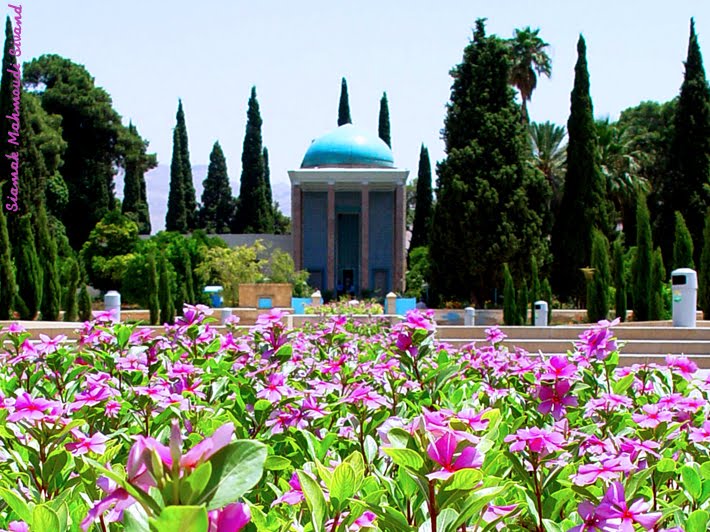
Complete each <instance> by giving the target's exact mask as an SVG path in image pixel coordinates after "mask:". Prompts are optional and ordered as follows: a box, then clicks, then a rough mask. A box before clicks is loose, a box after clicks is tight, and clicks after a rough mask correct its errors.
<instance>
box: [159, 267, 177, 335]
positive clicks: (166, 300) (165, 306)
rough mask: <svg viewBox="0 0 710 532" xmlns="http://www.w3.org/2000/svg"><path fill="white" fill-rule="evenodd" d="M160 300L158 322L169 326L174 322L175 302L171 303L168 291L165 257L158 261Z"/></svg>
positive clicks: (170, 292) (168, 275)
mask: <svg viewBox="0 0 710 532" xmlns="http://www.w3.org/2000/svg"><path fill="white" fill-rule="evenodd" d="M158 283H159V292H158V299H159V300H160V321H161V322H162V323H168V324H171V323H172V322H173V321H175V302H174V301H173V294H172V290H171V289H170V272H169V271H168V261H167V259H166V258H165V257H162V258H161V259H160V277H159V280H158Z"/></svg>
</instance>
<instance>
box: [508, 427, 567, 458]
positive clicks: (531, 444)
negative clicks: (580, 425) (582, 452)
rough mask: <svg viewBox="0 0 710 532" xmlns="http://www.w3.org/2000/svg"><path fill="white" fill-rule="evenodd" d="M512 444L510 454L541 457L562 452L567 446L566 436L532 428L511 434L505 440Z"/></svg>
mask: <svg viewBox="0 0 710 532" xmlns="http://www.w3.org/2000/svg"><path fill="white" fill-rule="evenodd" d="M504 441H505V442H506V443H510V444H511V445H510V452H520V451H523V450H526V449H527V450H528V452H531V453H534V454H538V455H540V456H541V457H542V456H546V455H548V454H550V453H554V452H556V451H560V450H562V448H563V447H564V445H565V439H564V436H563V435H562V434H561V433H559V432H556V431H551V430H546V429H541V428H538V427H531V428H529V429H527V428H522V429H518V431H517V432H516V433H515V434H509V435H508V436H506V437H505V440H504Z"/></svg>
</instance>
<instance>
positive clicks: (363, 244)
mask: <svg viewBox="0 0 710 532" xmlns="http://www.w3.org/2000/svg"><path fill="white" fill-rule="evenodd" d="M369 287H370V186H369V185H368V184H367V183H363V184H362V188H361V189H360V289H361V290H367V289H368V288H369Z"/></svg>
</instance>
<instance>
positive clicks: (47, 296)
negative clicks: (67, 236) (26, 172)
mask: <svg viewBox="0 0 710 532" xmlns="http://www.w3.org/2000/svg"><path fill="white" fill-rule="evenodd" d="M35 231H36V234H37V242H36V244H37V253H38V256H39V257H41V267H42V303H41V305H40V312H41V313H42V319H43V320H44V321H57V320H58V319H59V307H60V304H61V298H62V289H61V287H60V285H59V272H58V270H57V268H58V264H57V243H56V242H55V240H54V237H53V236H52V234H51V233H50V231H49V220H48V219H47V210H46V209H45V207H44V205H41V206H40V208H39V210H38V211H37V223H36V224H35Z"/></svg>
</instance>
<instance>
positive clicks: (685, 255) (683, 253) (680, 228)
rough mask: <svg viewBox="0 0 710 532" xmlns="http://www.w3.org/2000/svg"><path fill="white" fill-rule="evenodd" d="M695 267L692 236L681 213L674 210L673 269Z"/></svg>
mask: <svg viewBox="0 0 710 532" xmlns="http://www.w3.org/2000/svg"><path fill="white" fill-rule="evenodd" d="M675 268H695V262H694V261H693V237H692V236H690V231H688V226H686V225H685V220H684V219H683V215H682V214H681V213H680V212H678V211H676V212H675V239H674V240H673V269H675Z"/></svg>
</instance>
